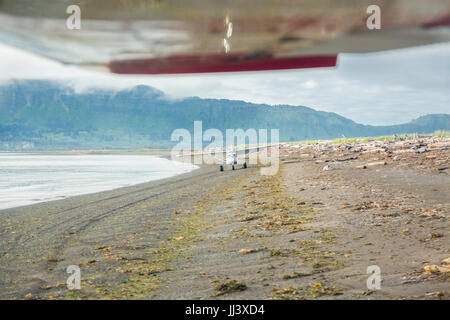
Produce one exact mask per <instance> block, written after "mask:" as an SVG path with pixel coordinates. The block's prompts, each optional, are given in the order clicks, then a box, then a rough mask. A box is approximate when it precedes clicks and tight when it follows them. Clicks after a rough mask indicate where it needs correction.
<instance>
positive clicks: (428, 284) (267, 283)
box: [0, 147, 450, 299]
mask: <svg viewBox="0 0 450 320" xmlns="http://www.w3.org/2000/svg"><path fill="white" fill-rule="evenodd" d="M296 152H297V151H295V152H292V151H291V150H290V149H289V148H288V147H286V148H285V149H282V150H281V157H282V160H283V161H282V163H281V167H280V170H279V172H278V174H277V175H274V176H261V175H260V171H259V169H258V168H254V167H251V168H248V169H246V170H243V169H239V170H235V171H231V170H227V171H225V172H222V173H221V172H219V171H218V168H217V166H202V167H201V168H200V169H198V170H195V171H193V172H190V173H187V174H184V175H180V176H176V177H173V178H169V179H165V180H160V181H154V182H150V183H145V184H141V185H137V186H133V187H126V188H121V189H117V190H113V191H107V192H101V193H97V194H91V195H84V196H77V197H74V198H70V199H65V200H60V201H54V202H49V203H42V204H37V205H33V206H27V207H21V208H15V209H8V210H4V211H0V269H1V271H0V298H2V299H78V298H83V299H390V298H395V299H411V298H417V299H442V298H443V299H448V290H449V279H448V274H449V273H448V272H445V269H444V267H445V265H448V264H449V262H448V260H445V259H448V257H449V256H450V255H449V250H448V249H449V241H448V220H447V215H448V209H449V202H450V199H449V194H448V190H449V187H450V178H449V175H448V170H447V169H443V170H438V169H436V168H435V167H433V165H431V164H430V165H427V163H428V162H427V161H429V159H428V160H427V158H426V157H429V156H430V154H432V155H435V156H436V157H437V159H444V162H440V164H439V165H440V168H441V169H442V168H443V166H446V165H448V156H449V154H448V150H444V151H439V152H428V153H424V154H414V157H415V158H414V159H413V163H414V165H413V164H412V162H411V161H409V160H408V159H409V158H408V157H409V156H406V155H405V156H403V159H400V160H398V159H397V160H394V159H393V158H392V155H388V154H386V155H385V154H380V153H376V154H367V155H361V156H359V157H355V158H349V159H346V160H345V161H333V162H327V163H329V164H330V166H331V168H330V170H324V169H323V168H324V165H325V162H326V161H325V160H326V158H327V157H328V155H327V154H321V155H317V154H312V153H311V154H308V153H299V152H297V153H296ZM302 152H304V151H302ZM344 156H345V155H344ZM436 157H435V158H436ZM347 158H348V157H347ZM374 159H375V160H385V161H386V165H381V166H374V167H368V168H367V169H356V167H357V166H359V165H362V164H364V163H366V162H367V161H369V160H374ZM430 161H431V160H430ZM443 260H444V262H443ZM445 261H447V262H445ZM69 265H78V266H79V267H80V269H81V290H73V291H69V290H68V289H67V286H66V279H67V277H68V276H69V274H67V273H66V268H67V267H68V266H69ZM371 265H377V266H379V267H380V270H381V277H382V282H381V289H380V290H375V291H371V290H368V289H367V285H366V281H367V278H368V277H369V275H368V274H367V273H366V271H367V267H368V266H371ZM433 265H434V266H438V267H442V269H433V267H430V268H431V269H430V268H428V269H427V267H429V266H433ZM427 270H428V271H427Z"/></svg>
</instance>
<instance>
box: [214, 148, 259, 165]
mask: <svg viewBox="0 0 450 320" xmlns="http://www.w3.org/2000/svg"><path fill="white" fill-rule="evenodd" d="M265 148H268V146H264V147H254V148H245V149H241V150H236V149H235V148H233V149H231V150H228V151H224V152H222V153H221V155H222V156H221V157H220V156H219V157H217V156H216V160H217V162H218V163H220V167H219V168H220V171H224V170H225V166H231V170H235V169H236V165H240V164H242V168H243V169H247V167H248V164H247V156H248V155H249V154H250V153H255V152H259V151H261V150H262V149H265Z"/></svg>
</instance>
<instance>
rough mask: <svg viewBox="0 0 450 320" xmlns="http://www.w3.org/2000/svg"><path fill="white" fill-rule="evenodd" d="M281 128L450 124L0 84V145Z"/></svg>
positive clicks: (331, 132) (317, 132) (139, 91)
mask: <svg viewBox="0 0 450 320" xmlns="http://www.w3.org/2000/svg"><path fill="white" fill-rule="evenodd" d="M196 120H201V121H202V122H203V129H204V130H206V129H208V128H217V129H219V130H223V132H225V129H238V128H241V129H244V130H247V129H249V128H255V129H259V128H266V129H280V140H281V141H297V140H306V139H332V138H339V137H342V135H344V136H346V137H360V136H380V135H390V134H395V133H396V134H401V133H414V132H417V133H431V132H434V131H437V130H450V115H449V114H433V115H426V116H423V117H420V118H418V119H415V120H413V121H411V122H409V123H406V124H401V125H391V126H370V125H362V124H358V123H356V122H354V121H352V120H350V119H347V118H344V117H342V116H340V115H338V114H336V113H331V112H323V111H316V110H314V109H311V108H308V107H304V106H287V105H279V106H270V105H266V104H253V103H247V102H244V101H238V100H227V99H202V98H198V97H191V98H186V99H182V100H169V99H166V97H165V95H164V93H163V92H161V91H159V90H157V89H155V88H152V87H148V86H142V85H140V86H136V87H133V88H131V89H125V90H120V91H114V90H104V89H93V90H88V91H86V92H82V93H76V92H75V91H74V89H73V88H71V87H70V86H67V85H64V84H61V83H57V82H52V81H44V80H20V81H19V80H17V81H11V82H8V83H6V84H3V85H0V150H22V149H37V150H39V149H55V150H64V149H66V150H67V149H93V148H96V149H101V148H141V147H152V148H159V147H169V146H170V145H173V142H171V141H170V135H171V133H172V132H173V130H174V129H177V128H185V129H188V130H190V131H191V132H192V131H193V122H194V121H196Z"/></svg>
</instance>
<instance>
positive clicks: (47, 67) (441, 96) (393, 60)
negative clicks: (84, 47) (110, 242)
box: [0, 43, 450, 125]
mask: <svg viewBox="0 0 450 320" xmlns="http://www.w3.org/2000/svg"><path fill="white" fill-rule="evenodd" d="M24 78H27V79H30V78H33V79H62V80H69V81H70V82H71V83H72V84H73V85H74V86H75V87H76V89H77V90H84V89H86V88H90V87H95V86H102V87H104V86H108V87H113V88H118V89H119V88H124V87H130V86H134V85H137V84H147V85H150V86H153V87H156V88H158V89H160V90H162V91H164V92H165V93H166V94H167V95H168V96H169V97H171V98H182V97H188V96H199V97H203V98H227V99H236V100H245V101H249V102H256V103H267V104H272V105H277V104H290V105H304V106H308V107H311V108H314V109H316V110H323V111H330V112H336V113H338V114H340V115H342V116H344V117H347V118H350V119H352V120H354V121H356V122H359V123H364V124H383V125H387V124H398V123H404V122H407V121H410V120H411V119H414V118H417V117H419V116H421V115H425V114H430V113H450V103H449V101H450V43H445V44H437V45H432V46H424V47H416V48H410V49H402V50H394V51H386V52H382V53H373V54H364V55H352V54H342V55H340V56H339V66H338V67H337V68H333V69H311V70H289V71H275V72H252V73H231V74H209V75H208V74H202V75H198V74H197V75H181V76H117V75H110V74H103V73H97V72H93V71H88V70H84V69H80V68H76V67H69V66H64V65H61V64H59V63H56V62H53V61H50V60H47V59H44V58H41V57H38V56H35V55H32V54H29V53H27V52H24V51H21V50H18V49H14V48H11V47H8V46H4V45H0V81H7V80H10V79H24Z"/></svg>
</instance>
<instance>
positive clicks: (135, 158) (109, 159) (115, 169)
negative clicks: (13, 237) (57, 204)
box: [0, 153, 197, 210]
mask: <svg viewBox="0 0 450 320" xmlns="http://www.w3.org/2000/svg"><path fill="white" fill-rule="evenodd" d="M196 168H197V167H196V166H194V165H192V164H189V163H181V162H176V161H171V160H167V159H163V158H159V157H156V156H147V155H47V154H46V155H43V154H29V153H27V154H25V153H0V210H1V209H6V208H12V207H17V206H23V205H28V204H34V203H38V202H44V201H50V200H57V199H63V198H66V197H70V196H74V195H80V194H87V193H94V192H99V191H104V190H111V189H115V188H119V187H125V186H130V185H133V184H138V183H142V182H147V181H152V180H158V179H163V178H168V177H171V176H175V175H178V174H182V173H185V172H189V171H192V170H194V169H196Z"/></svg>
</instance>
